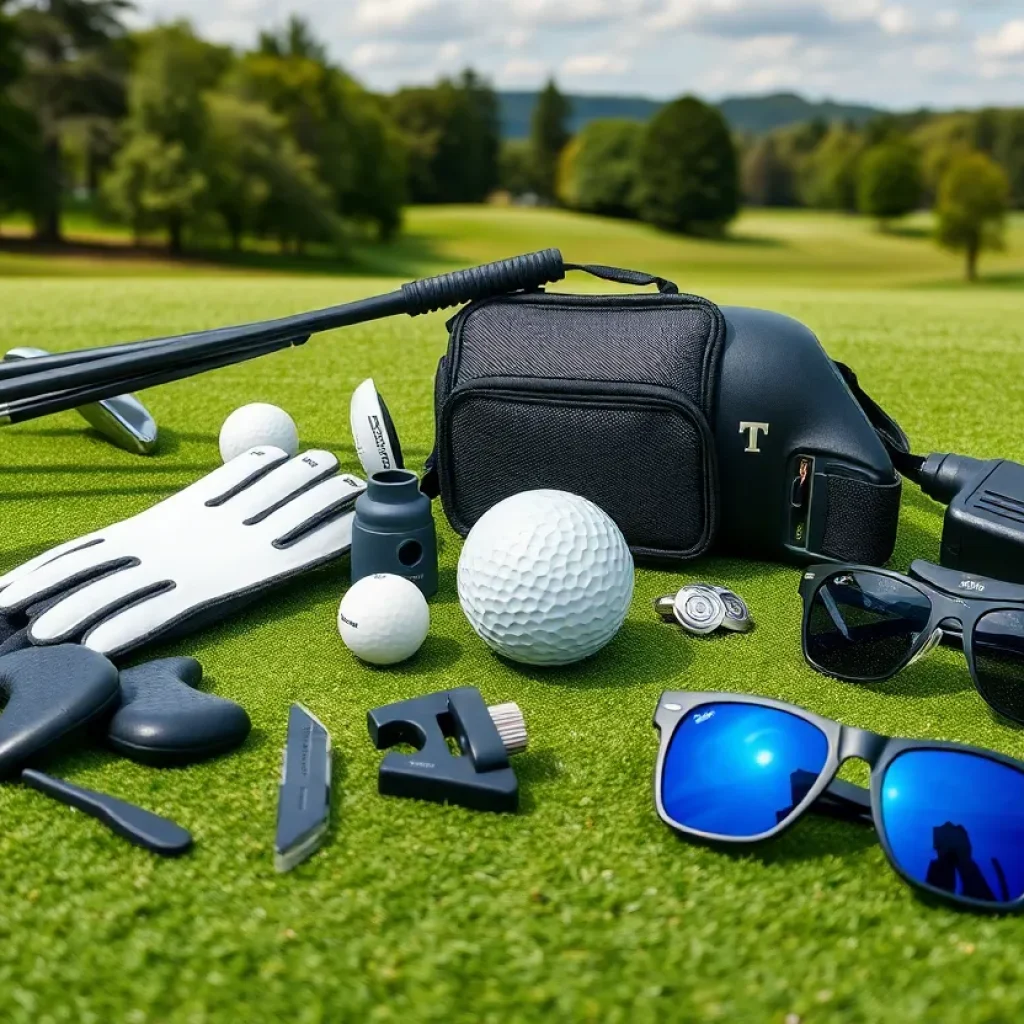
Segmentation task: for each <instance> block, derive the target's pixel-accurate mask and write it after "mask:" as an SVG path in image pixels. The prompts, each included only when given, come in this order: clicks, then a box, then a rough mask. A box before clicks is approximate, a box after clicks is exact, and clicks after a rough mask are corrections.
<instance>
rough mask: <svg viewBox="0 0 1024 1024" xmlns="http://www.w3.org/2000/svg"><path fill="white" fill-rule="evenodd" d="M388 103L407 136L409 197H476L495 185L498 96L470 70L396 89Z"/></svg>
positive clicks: (473, 200) (461, 199) (425, 200)
mask: <svg viewBox="0 0 1024 1024" xmlns="http://www.w3.org/2000/svg"><path fill="white" fill-rule="evenodd" d="M390 107H391V111H392V113H393V115H394V118H395V122H396V123H397V125H398V127H399V128H400V130H401V132H402V135H403V137H404V138H405V142H406V151H407V154H408V161H409V196H410V198H411V199H412V201H413V202H416V203H479V202H482V201H483V200H484V199H486V198H487V196H488V195H490V193H491V192H493V191H494V190H495V189H496V188H497V187H498V185H499V182H500V168H499V158H500V153H501V123H500V120H499V115H498V99H497V96H496V95H495V93H494V91H493V90H492V89H491V87H490V86H489V85H487V84H486V83H485V82H483V81H482V80H481V79H480V78H479V77H478V76H477V75H476V74H475V72H473V71H466V72H465V73H464V74H463V75H462V76H461V77H460V78H459V79H458V80H456V81H451V80H450V79H442V80H441V81H440V82H439V83H438V84H437V85H436V86H432V87H422V88H415V89H401V90H399V92H398V93H396V95H395V96H394V97H393V98H392V100H391V104H390Z"/></svg>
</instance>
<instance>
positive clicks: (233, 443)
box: [220, 402, 299, 462]
mask: <svg viewBox="0 0 1024 1024" xmlns="http://www.w3.org/2000/svg"><path fill="white" fill-rule="evenodd" d="M265 445H273V446H274V447H275V448H281V449H283V450H284V451H286V452H287V453H288V455H289V456H290V457H291V458H295V456H296V455H298V454H299V431H298V428H297V427H296V426H295V420H293V419H292V418H291V416H289V415H288V413H286V412H285V411H284V409H278V407H277V406H276V405H267V404H266V403H264V402H254V403H253V404H252V405H243V406H242V408H241V409H236V410H235V411H234V412H233V413H232V414H231V415H230V416H229V417H228V418H227V419H226V420H225V421H224V426H223V427H221V428H220V456H221V458H222V459H223V460H224V461H225V462H230V461H231V460H232V459H237V458H238V456H239V455H243V454H244V453H245V452H247V451H249V449H250V448H262V447H264V446H265Z"/></svg>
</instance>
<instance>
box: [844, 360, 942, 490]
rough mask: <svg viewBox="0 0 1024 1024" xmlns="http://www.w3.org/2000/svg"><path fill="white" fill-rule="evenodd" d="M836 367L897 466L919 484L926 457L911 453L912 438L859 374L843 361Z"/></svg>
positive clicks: (900, 471)
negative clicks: (860, 379) (867, 387)
mask: <svg viewBox="0 0 1024 1024" xmlns="http://www.w3.org/2000/svg"><path fill="white" fill-rule="evenodd" d="M835 367H836V369H837V370H838V371H839V373H840V375H841V376H842V378H843V380H844V381H846V384H847V387H849V389H850V390H851V391H852V392H853V397H854V398H855V399H856V400H857V404H858V405H859V406H860V407H861V409H863V410H864V415H865V416H867V418H868V420H869V421H870V423H871V426H873V427H874V428H875V432H876V433H877V434H878V437H879V439H880V440H881V442H882V444H883V445H884V446H885V450H886V451H887V452H888V453H889V458H891V459H892V463H893V465H894V466H895V467H896V469H897V470H898V471H899V473H901V474H902V475H903V476H905V477H907V478H908V479H910V480H913V481H914V482H915V483H918V482H920V475H921V467H922V466H923V465H924V461H925V460H924V457H923V456H921V455H914V454H913V452H911V450H910V439H909V438H908V437H907V435H906V434H905V433H904V432H903V428H902V427H901V426H900V425H899V424H898V423H897V422H896V421H895V420H894V419H893V418H892V417H891V416H890V415H889V414H888V413H887V412H886V411H885V410H884V409H883V408H882V407H881V406H880V405H879V404H878V403H877V402H876V401H875V400H874V399H873V398H872V397H871V396H870V395H869V394H868V393H867V392H866V391H865V390H864V389H863V388H862V387H861V386H860V382H859V381H858V380H857V374H855V373H854V372H853V370H851V369H850V367H848V366H847V365H846V364H845V363H839V362H837V363H836V364H835Z"/></svg>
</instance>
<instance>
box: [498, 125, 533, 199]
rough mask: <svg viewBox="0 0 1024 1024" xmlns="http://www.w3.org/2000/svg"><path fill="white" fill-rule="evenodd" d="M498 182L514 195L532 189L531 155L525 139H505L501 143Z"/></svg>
mask: <svg viewBox="0 0 1024 1024" xmlns="http://www.w3.org/2000/svg"><path fill="white" fill-rule="evenodd" d="M498 183H499V184H500V186H501V187H502V188H503V189H505V191H506V192H509V193H510V194H511V195H512V196H515V197H518V196H524V195H526V194H527V193H528V192H532V191H533V156H532V150H531V149H530V143H529V142H528V141H527V140H526V139H507V140H506V141H505V142H503V143H502V146H501V156H500V157H499V158H498Z"/></svg>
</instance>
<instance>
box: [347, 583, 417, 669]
mask: <svg viewBox="0 0 1024 1024" xmlns="http://www.w3.org/2000/svg"><path fill="white" fill-rule="evenodd" d="M429 630H430V608H429V607H428V605H427V599H426V598H425V597H424V596H423V594H422V592H421V591H420V588H419V587H417V586H416V584H415V583H413V582H411V581H410V580H407V579H405V577H404V576H392V575H390V574H387V573H380V574H378V575H376V576H364V577H363V579H361V580H359V582H358V583H353V584H352V586H351V587H350V588H349V591H348V593H347V594H346V595H345V596H344V597H343V598H342V601H341V607H340V608H339V609H338V632H339V633H341V638H342V640H344V641H345V646H346V647H347V648H348V649H349V650H350V651H351V652H352V653H353V654H354V655H355V656H356V657H357V658H359V659H360V661H365V662H368V663H369V664H370V665H397V664H398V663H399V662H400V661H406V660H407V659H409V658H411V657H412V656H413V655H414V654H415V653H416V652H417V651H418V650H419V649H420V648H421V647H422V646H423V641H424V640H426V638H427V633H428V631H429Z"/></svg>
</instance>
